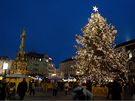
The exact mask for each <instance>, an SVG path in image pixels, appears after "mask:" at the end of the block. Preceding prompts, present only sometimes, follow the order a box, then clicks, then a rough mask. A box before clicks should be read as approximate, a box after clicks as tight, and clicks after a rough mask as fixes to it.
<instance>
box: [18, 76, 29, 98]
mask: <svg viewBox="0 0 135 101" xmlns="http://www.w3.org/2000/svg"><path fill="white" fill-rule="evenodd" d="M26 91H27V82H26V80H25V78H24V79H23V81H22V82H20V83H19V85H18V87H17V93H18V95H19V96H20V100H23V99H24V97H25V93H26Z"/></svg>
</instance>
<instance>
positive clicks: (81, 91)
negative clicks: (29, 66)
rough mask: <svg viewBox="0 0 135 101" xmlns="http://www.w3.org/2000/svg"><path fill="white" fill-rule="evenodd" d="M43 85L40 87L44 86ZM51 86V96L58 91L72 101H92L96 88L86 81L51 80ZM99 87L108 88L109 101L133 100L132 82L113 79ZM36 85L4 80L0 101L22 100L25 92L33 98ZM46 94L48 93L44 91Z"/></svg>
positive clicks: (55, 94)
mask: <svg viewBox="0 0 135 101" xmlns="http://www.w3.org/2000/svg"><path fill="white" fill-rule="evenodd" d="M47 82H48V81H46V80H43V82H41V84H40V85H39V86H41V87H46V86H45V85H46V84H47ZM44 83H45V85H42V84H44ZM51 84H52V88H51V90H52V96H57V93H58V92H59V91H64V94H65V96H66V95H68V94H69V93H70V94H71V92H72V98H73V100H92V99H94V96H95V95H94V94H93V92H92V87H93V86H96V85H97V84H96V83H93V82H91V81H90V80H87V81H86V82H85V83H82V82H80V81H77V82H68V81H67V82H59V81H57V80H53V81H52V82H51ZM101 87H107V88H108V94H107V95H106V99H108V100H110V99H112V100H122V99H124V100H132V99H133V100H135V84H134V82H133V81H132V80H130V81H128V82H121V81H119V80H118V79H114V81H113V82H108V83H107V84H102V85H101ZM16 88H17V89H16ZM35 88H36V83H35V81H34V80H30V81H29V83H28V82H26V79H25V78H23V80H22V81H21V82H19V84H18V85H17V87H16V83H15V82H6V79H5V78H3V80H1V81H0V100H5V99H8V100H15V99H16V97H18V99H20V100H23V99H24V97H25V95H26V92H29V95H30V96H35ZM46 92H48V91H47V90H46Z"/></svg>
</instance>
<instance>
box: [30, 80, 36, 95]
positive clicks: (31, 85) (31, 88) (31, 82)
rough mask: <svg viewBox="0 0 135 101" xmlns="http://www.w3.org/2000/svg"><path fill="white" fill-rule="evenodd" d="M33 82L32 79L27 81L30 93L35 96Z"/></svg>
mask: <svg viewBox="0 0 135 101" xmlns="http://www.w3.org/2000/svg"><path fill="white" fill-rule="evenodd" d="M35 85H36V84H35V82H34V80H32V81H30V83H29V91H30V95H31V94H32V95H33V96H35Z"/></svg>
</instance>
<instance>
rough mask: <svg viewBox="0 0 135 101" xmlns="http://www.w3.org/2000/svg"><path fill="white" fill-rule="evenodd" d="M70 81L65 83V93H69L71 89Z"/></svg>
mask: <svg viewBox="0 0 135 101" xmlns="http://www.w3.org/2000/svg"><path fill="white" fill-rule="evenodd" d="M69 88H70V87H69V83H68V82H66V83H65V84H64V90H65V95H67V94H68V90H69Z"/></svg>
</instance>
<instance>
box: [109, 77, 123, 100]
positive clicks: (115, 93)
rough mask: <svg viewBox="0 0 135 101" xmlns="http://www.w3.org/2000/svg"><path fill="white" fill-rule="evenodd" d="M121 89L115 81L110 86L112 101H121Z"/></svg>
mask: <svg viewBox="0 0 135 101" xmlns="http://www.w3.org/2000/svg"><path fill="white" fill-rule="evenodd" d="M121 93H122V87H121V84H120V83H119V82H118V81H117V80H116V79H115V80H114V82H113V84H112V91H111V94H112V100H121Z"/></svg>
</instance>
